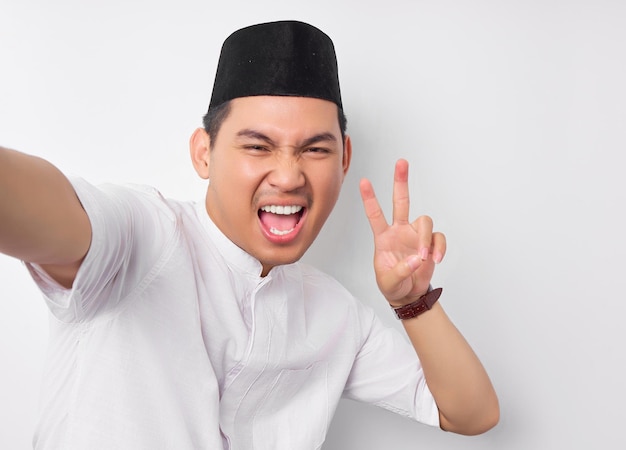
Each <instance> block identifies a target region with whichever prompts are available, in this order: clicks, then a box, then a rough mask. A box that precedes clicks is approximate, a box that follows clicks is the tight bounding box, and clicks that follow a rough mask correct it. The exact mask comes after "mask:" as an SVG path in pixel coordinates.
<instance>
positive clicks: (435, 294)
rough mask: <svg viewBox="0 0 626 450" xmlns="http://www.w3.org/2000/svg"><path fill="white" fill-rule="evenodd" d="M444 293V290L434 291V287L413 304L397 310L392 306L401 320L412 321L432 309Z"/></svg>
mask: <svg viewBox="0 0 626 450" xmlns="http://www.w3.org/2000/svg"><path fill="white" fill-rule="evenodd" d="M442 292H443V289H442V288H437V289H433V288H432V287H429V288H428V292H426V293H425V294H424V295H422V296H421V297H420V298H418V299H417V300H415V301H414V302H413V303H409V304H408V305H403V306H398V307H395V308H394V307H393V306H392V308H393V310H394V311H395V313H396V316H397V317H398V319H399V320H406V319H412V318H413V317H417V316H419V315H420V314H423V313H425V312H426V311H428V310H429V309H430V308H432V307H433V305H434V304H435V302H437V300H439V297H440V296H441V293H442Z"/></svg>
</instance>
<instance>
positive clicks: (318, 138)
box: [237, 128, 337, 147]
mask: <svg viewBox="0 0 626 450" xmlns="http://www.w3.org/2000/svg"><path fill="white" fill-rule="evenodd" d="M237 137H244V138H250V139H258V140H260V141H264V142H266V143H267V144H269V145H275V143H274V141H273V140H272V139H271V138H270V137H268V136H266V135H264V134H263V133H261V132H259V131H256V130H252V129H249V128H246V129H244V130H241V131H239V132H238V133H237ZM318 142H337V138H336V137H335V135H334V134H332V133H319V134H316V135H314V136H311V137H309V138H307V139H305V140H304V141H303V142H302V144H300V146H301V147H308V146H309V145H312V144H316V143H318Z"/></svg>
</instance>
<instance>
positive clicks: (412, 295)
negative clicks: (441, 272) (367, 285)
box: [360, 159, 446, 307]
mask: <svg viewBox="0 0 626 450" xmlns="http://www.w3.org/2000/svg"><path fill="white" fill-rule="evenodd" d="M408 174H409V163H408V162H407V161H406V160H404V159H401V160H398V162H397V163H396V168H395V174H394V182H393V222H392V224H391V225H389V224H388V223H387V221H386V220H385V216H384V214H383V211H382V209H381V208H380V205H379V203H378V200H377V199H376V194H374V189H373V187H372V184H371V183H370V182H369V180H366V179H363V180H361V184H360V189H361V198H362V199H363V206H364V207H365V214H366V215H367V218H368V220H369V223H370V226H371V227H372V232H373V233H374V247H375V249H374V271H375V272H376V282H377V283H378V288H379V289H380V291H381V292H382V294H383V295H384V296H385V298H386V299H387V301H388V302H389V303H390V304H391V305H392V306H394V307H395V306H401V305H405V304H408V303H411V302H413V301H415V300H417V298H419V297H420V296H421V295H423V294H425V293H426V291H427V290H428V286H429V284H430V280H431V278H432V276H433V272H434V271H435V264H437V263H439V262H441V260H442V259H443V257H444V255H445V252H446V238H445V236H444V235H443V234H442V233H433V221H432V219H431V218H430V217H428V216H421V217H418V218H417V219H416V220H415V221H414V222H411V223H409V188H408Z"/></svg>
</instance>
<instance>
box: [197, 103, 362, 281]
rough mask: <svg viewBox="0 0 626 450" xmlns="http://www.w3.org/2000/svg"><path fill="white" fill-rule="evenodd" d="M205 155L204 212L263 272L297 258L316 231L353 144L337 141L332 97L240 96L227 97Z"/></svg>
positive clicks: (333, 199)
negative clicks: (226, 111) (227, 110)
mask: <svg viewBox="0 0 626 450" xmlns="http://www.w3.org/2000/svg"><path fill="white" fill-rule="evenodd" d="M196 133H201V130H200V131H197V132H196ZM207 142H208V138H207ZM344 144H345V145H344ZM192 146H193V137H192ZM192 154H193V150H192ZM205 155H206V156H204V160H203V161H201V162H203V163H204V164H205V165H206V172H205V173H206V176H208V178H209V180H210V183H209V187H208V190H207V196H206V208H207V211H208V213H209V216H210V217H211V219H212V220H213V222H214V223H215V224H216V225H217V227H218V228H219V229H220V230H221V231H222V232H223V233H224V234H225V235H226V236H227V237H228V238H229V239H230V240H231V241H232V242H234V243H235V244H236V245H237V246H239V247H240V248H242V249H243V250H245V251H246V252H247V253H248V254H250V255H252V256H254V257H255V258H256V259H258V260H259V261H260V262H261V264H262V265H263V273H262V275H263V276H265V275H266V274H267V272H269V270H270V269H271V268H272V267H274V266H276V265H280V264H288V263H292V262H295V261H297V260H298V259H300V257H301V256H302V255H303V254H304V252H305V251H306V250H307V249H308V248H309V246H310V245H311V243H312V242H313V240H314V239H315V237H316V236H317V234H318V233H319V231H320V229H321V228H322V226H323V224H324V222H325V221H326V219H327V218H328V215H329V214H330V212H331V210H332V209H333V207H334V205H335V202H336V201H337V198H338V196H339V191H340V189H341V184H342V182H343V180H344V177H345V175H346V173H347V171H348V167H349V164H350V157H351V144H350V139H349V138H346V141H345V143H344V142H342V138H341V130H340V129H339V122H338V120H337V106H336V105H335V104H334V103H332V102H329V101H326V100H319V99H313V98H305V97H277V96H258V97H244V98H238V99H235V100H233V101H232V102H231V108H230V114H229V115H228V117H227V118H226V119H225V120H224V122H223V124H222V126H221V128H220V131H219V133H218V135H217V139H216V141H215V142H213V148H212V149H211V150H207V151H205ZM196 159H197V158H196ZM194 164H196V169H197V170H198V162H197V161H194ZM200 172H201V171H200V170H199V173H200ZM200 174H201V176H202V175H203V174H202V173H200Z"/></svg>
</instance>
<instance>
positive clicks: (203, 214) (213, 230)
mask: <svg viewBox="0 0 626 450" xmlns="http://www.w3.org/2000/svg"><path fill="white" fill-rule="evenodd" d="M196 214H197V216H198V219H199V220H200V223H202V226H203V228H204V229H205V231H206V232H207V234H208V236H209V239H210V240H211V242H213V244H215V246H216V247H217V250H218V251H219V252H220V254H221V255H222V256H223V258H224V259H225V260H226V263H227V264H228V265H229V266H231V267H233V268H235V269H236V270H237V272H239V273H243V274H246V275H249V276H252V277H255V278H260V275H261V271H262V270H263V265H262V264H261V262H260V261H259V260H257V259H256V258H255V257H253V256H252V255H250V254H248V253H246V251H245V250H243V249H241V248H240V247H238V246H237V245H235V243H234V242H233V241H231V240H230V239H228V237H226V235H225V234H224V233H222V231H221V230H220V229H219V228H218V227H217V225H215V223H213V221H212V220H211V217H210V216H209V214H208V213H207V210H206V205H205V204H204V202H198V203H196ZM272 271H274V269H272Z"/></svg>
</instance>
